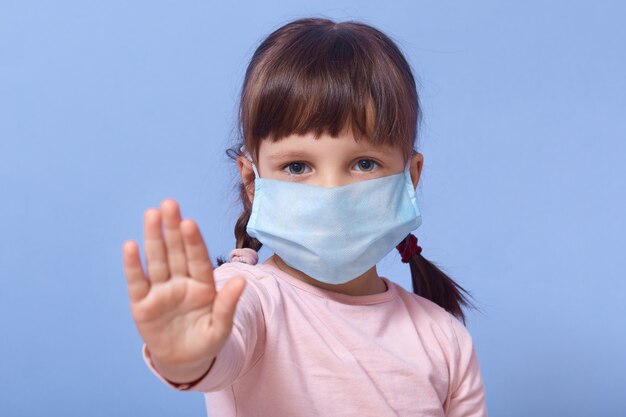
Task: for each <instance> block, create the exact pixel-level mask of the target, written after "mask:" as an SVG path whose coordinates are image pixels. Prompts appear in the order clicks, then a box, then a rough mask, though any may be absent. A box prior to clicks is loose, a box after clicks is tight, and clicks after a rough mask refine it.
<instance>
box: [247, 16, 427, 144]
mask: <svg viewBox="0 0 626 417" xmlns="http://www.w3.org/2000/svg"><path fill="white" fill-rule="evenodd" d="M372 30H373V29H372V28H371V27H368V26H362V25H360V24H358V23H349V22H344V23H339V24H334V23H333V24H332V25H323V26H319V24H318V25H317V26H316V27H304V28H302V29H301V30H300V31H299V32H297V33H294V32H293V29H292V31H286V33H279V32H274V33H273V34H272V35H270V36H269V37H268V39H267V40H266V41H265V43H264V44H262V45H261V46H260V47H259V48H258V49H257V51H256V53H255V55H254V56H253V58H252V62H251V65H250V67H249V68H248V71H247V73H246V79H245V82H244V90H243V93H242V105H241V114H240V116H241V121H242V127H243V132H242V133H243V136H244V138H245V142H246V143H247V144H248V145H249V149H255V153H256V151H257V150H258V146H259V144H260V141H261V140H263V139H266V138H267V139H270V140H272V141H278V140H280V139H282V138H284V137H286V136H289V135H291V134H298V135H304V134H308V133H311V132H312V133H313V134H314V135H315V137H316V138H319V136H321V135H322V134H324V133H326V134H328V135H330V136H331V137H337V136H338V135H339V134H340V133H341V132H343V131H347V130H350V131H351V132H352V134H353V135H354V138H355V140H356V141H360V140H366V141H368V142H370V143H371V144H372V145H374V146H378V145H383V146H385V145H386V146H400V147H402V148H403V150H404V153H405V155H407V154H408V153H410V152H408V151H409V150H410V149H412V146H413V141H414V139H415V134H416V130H417V121H418V120H417V118H418V109H419V106H418V104H417V93H416V89H415V81H414V79H413V76H412V74H411V71H410V68H409V67H408V63H406V61H405V60H404V57H403V56H402V54H401V53H400V51H399V50H398V49H397V48H396V47H395V45H393V42H391V40H389V39H388V38H387V41H385V39H383V38H381V37H380V36H374V35H373V34H372V33H371V31H372ZM382 36H385V35H382ZM385 38H386V36H385ZM250 145H251V146H250Z"/></svg>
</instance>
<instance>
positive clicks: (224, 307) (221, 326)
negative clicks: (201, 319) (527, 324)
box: [212, 277, 247, 335]
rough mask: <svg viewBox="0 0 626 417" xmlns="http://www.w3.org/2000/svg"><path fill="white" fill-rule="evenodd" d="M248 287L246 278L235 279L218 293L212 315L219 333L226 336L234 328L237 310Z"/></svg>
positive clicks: (229, 281) (228, 282)
mask: <svg viewBox="0 0 626 417" xmlns="http://www.w3.org/2000/svg"><path fill="white" fill-rule="evenodd" d="M246 285H247V283H246V280H245V278H242V277H234V278H231V279H229V280H228V281H227V282H226V283H225V284H224V286H223V287H222V288H221V289H220V290H219V291H218V293H217V295H216V297H215V301H214V302H213V314H212V316H213V317H212V321H213V323H212V325H213V326H214V327H215V330H216V331H217V332H218V333H220V334H222V335H226V334H228V333H229V332H230V330H231V328H232V327H233V316H234V315H235V309H236V307H237V304H238V302H239V299H240V298H241V294H242V293H243V291H244V289H245V287H246Z"/></svg>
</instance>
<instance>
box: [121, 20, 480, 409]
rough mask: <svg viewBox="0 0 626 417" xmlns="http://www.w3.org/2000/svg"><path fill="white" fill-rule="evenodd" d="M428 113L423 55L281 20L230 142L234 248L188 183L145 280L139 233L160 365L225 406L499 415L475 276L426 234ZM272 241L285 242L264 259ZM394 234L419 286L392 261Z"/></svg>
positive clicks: (131, 250) (134, 249)
mask: <svg viewBox="0 0 626 417" xmlns="http://www.w3.org/2000/svg"><path fill="white" fill-rule="evenodd" d="M420 114H421V113H420V107H419V100H418V96H417V92H416V86H415V81H414V78H413V75H412V73H411V69H410V66H409V64H408V63H407V61H406V60H405V58H404V57H403V55H402V53H401V52H400V50H399V49H398V47H397V46H396V44H395V43H394V42H393V41H392V40H391V39H390V38H389V37H387V36H386V35H385V34H383V33H381V32H380V31H379V30H377V29H375V28H373V27H372V26H369V25H366V24H364V23H359V22H354V21H353V22H342V23H336V22H333V21H331V20H328V19H323V18H305V19H298V20H295V21H293V22H290V23H288V24H286V25H284V26H282V27H280V28H279V29H277V30H276V31H274V32H273V33H271V34H270V35H269V37H267V39H265V40H264V41H263V42H262V43H261V45H260V46H259V47H258V49H257V50H256V52H255V54H254V55H253V57H252V60H251V62H250V65H249V67H248V69H247V72H246V75H245V80H244V85H243V89H242V94H241V102H240V114H239V116H240V119H239V122H240V125H239V126H240V128H241V131H240V133H241V137H242V141H241V143H239V144H238V145H237V146H236V147H235V148H234V149H229V152H228V154H229V155H230V156H231V157H232V158H233V159H235V160H236V161H237V165H238V168H239V173H240V175H241V178H242V183H241V188H240V197H241V200H242V202H243V213H242V214H241V217H240V218H239V219H238V221H237V223H236V225H235V237H236V248H235V249H234V250H233V251H232V252H231V253H230V257H229V258H230V259H229V261H230V262H226V260H225V259H222V258H217V264H218V267H217V268H215V269H214V266H213V264H212V262H211V260H210V258H209V255H208V251H207V248H206V246H205V243H204V240H203V238H202V236H201V234H200V232H199V230H198V227H197V225H196V223H195V222H194V221H193V220H191V219H185V220H181V217H180V212H179V207H178V205H177V203H176V202H175V201H174V200H172V199H166V200H164V201H163V202H162V203H161V205H160V209H149V210H147V211H146V212H145V216H144V221H145V229H144V230H145V234H144V238H145V252H146V266H147V272H148V274H147V278H146V277H145V275H144V271H143V269H142V266H141V260H140V257H139V251H138V246H137V244H136V243H135V242H134V241H127V242H125V243H124V247H123V257H124V268H125V274H126V277H127V282H128V289H129V295H130V303H131V310H132V314H133V318H134V320H135V322H136V325H137V328H138V331H139V333H140V335H141V337H142V338H143V340H144V342H145V343H144V345H143V350H142V352H143V357H144V360H145V361H146V364H147V365H148V366H149V367H150V369H151V370H152V372H154V374H155V375H156V376H157V377H158V378H160V379H161V380H162V381H163V382H164V383H165V384H167V385H168V386H170V387H172V388H174V389H177V390H181V391H183V390H191V391H200V392H204V393H205V399H206V404H207V411H208V413H209V415H211V416H357V415H358V416H377V417H380V416H395V415H401V416H486V415H487V412H486V406H485V399H484V387H483V381H482V378H481V374H480V370H479V363H478V359H477V355H476V352H475V349H474V347H473V343H472V339H471V336H470V334H469V333H468V331H467V330H466V328H465V327H464V325H463V324H464V323H465V317H464V314H463V312H462V310H461V305H470V304H469V302H468V300H467V299H466V298H465V296H464V295H463V294H462V292H465V290H464V289H463V288H461V287H460V286H458V285H457V284H456V283H455V282H454V281H453V280H452V279H450V278H449V277H448V276H446V275H445V274H444V273H443V272H442V271H440V270H439V269H438V268H437V267H436V266H435V265H433V264H432V263H431V262H429V261H428V260H426V259H425V258H424V257H422V255H421V248H420V247H419V246H418V245H417V239H416V238H415V236H414V235H413V234H411V233H410V232H411V231H412V230H414V229H415V228H417V227H418V226H419V225H420V224H421V215H420V212H419V209H418V207H417V204H416V198H415V188H416V187H417V184H418V181H419V177H420V174H421V170H422V166H423V156H422V154H420V153H419V152H416V151H415V150H414V149H413V147H414V141H415V138H416V130H417V125H418V121H419V117H420ZM162 223H163V226H164V227H163V230H162V229H161V226H162ZM261 245H266V246H267V247H268V248H270V249H271V250H272V252H273V255H272V256H270V257H269V258H268V259H267V260H265V261H264V262H262V263H258V256H257V251H258V250H259V249H260V248H261ZM394 247H396V248H397V249H398V251H399V253H400V255H401V259H402V262H405V263H409V265H410V268H411V275H412V281H413V291H414V293H409V292H407V291H406V290H404V289H403V288H402V287H400V286H399V285H397V284H395V283H394V282H393V281H391V280H390V279H388V278H386V277H382V276H379V275H378V273H377V271H376V263H377V262H378V261H380V260H381V259H382V258H383V257H384V256H385V255H386V254H387V253H389V252H390V251H391V250H392V249H393V248H394ZM465 293H466V294H467V292H465ZM459 319H461V320H463V324H461V322H460V321H459Z"/></svg>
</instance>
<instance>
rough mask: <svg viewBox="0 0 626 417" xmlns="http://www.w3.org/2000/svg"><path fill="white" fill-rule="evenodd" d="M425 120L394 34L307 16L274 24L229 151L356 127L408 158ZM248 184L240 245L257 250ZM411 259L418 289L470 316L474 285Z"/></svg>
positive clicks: (249, 79)
mask: <svg viewBox="0 0 626 417" xmlns="http://www.w3.org/2000/svg"><path fill="white" fill-rule="evenodd" d="M420 121H421V107H420V103H419V97H418V95H417V90H416V84H415V79H414V77H413V74H412V71H411V67H410V65H409V63H408V62H407V61H406V59H405V58H404V56H403V55H402V53H401V51H400V50H399V48H398V46H397V45H396V44H395V43H394V41H393V40H391V39H390V38H389V37H388V36H387V35H385V34H384V33H382V32H381V31H380V30H378V29H376V28H374V27H372V26H370V25H367V24H365V23H362V22H356V21H346V22H340V23H336V22H333V21H332V20H330V19H327V18H301V19H297V20H294V21H291V22H289V23H287V24H285V25H283V26H281V27H280V28H278V29H276V30H275V31H273V32H272V33H271V34H270V35H269V36H268V37H267V38H266V39H265V40H263V42H262V43H261V44H260V45H259V47H258V48H257V49H256V51H255V52H254V54H253V56H252V58H251V61H250V64H249V66H248V68H247V70H246V74H245V79H244V83H243V86H242V90H241V100H240V104H239V120H238V129H239V132H238V133H239V138H240V139H239V143H237V144H236V145H235V146H234V147H232V148H230V149H228V150H227V151H226V153H227V154H228V156H229V157H231V158H232V159H235V160H236V159H237V157H238V156H239V155H240V154H241V152H240V150H239V148H240V147H241V145H242V144H245V146H246V148H247V149H248V150H249V152H250V154H251V156H252V158H253V160H255V161H257V155H258V149H259V146H260V143H261V140H265V139H270V140H272V141H278V140H280V139H281V138H283V137H285V136H288V135H290V134H307V133H309V132H314V133H315V137H316V138H317V137H319V136H320V135H321V134H322V133H324V132H328V134H329V135H330V136H332V137H337V136H338V135H339V133H340V132H342V131H343V129H344V128H346V127H349V128H351V131H352V132H353V133H354V137H355V140H357V141H358V140H361V139H362V138H363V139H364V140H366V141H368V142H370V143H372V144H373V145H375V146H376V145H388V146H396V147H400V148H401V149H402V151H403V154H404V156H405V161H407V160H408V158H410V157H411V156H412V155H413V154H415V153H416V151H415V150H414V149H413V147H414V142H415V140H416V137H417V128H418V123H419V122H420ZM348 122H350V123H351V124H350V125H348ZM247 185H248V184H243V183H242V182H240V183H239V185H238V186H239V187H240V188H239V189H240V193H239V194H240V198H241V202H242V203H243V213H242V214H241V216H240V217H239V219H238V220H237V222H236V224H235V238H236V247H237V248H252V249H254V250H257V251H258V250H259V249H260V248H261V246H262V243H261V242H259V241H258V240H257V239H255V238H253V237H251V236H249V235H248V233H247V232H246V225H247V223H248V219H249V218H250V211H251V208H252V202H251V201H250V200H249V199H248V196H247V193H246V186H247ZM224 262H226V260H225V259H222V258H218V259H217V263H218V265H221V264H223V263H224ZM409 264H410V268H411V277H412V281H413V292H414V293H415V294H417V295H419V296H422V297H425V298H427V299H429V300H431V301H433V302H435V303H437V304H438V305H440V306H441V307H443V308H444V309H446V310H447V311H449V312H450V313H452V314H453V315H455V316H457V317H458V318H460V319H461V320H462V321H463V323H465V315H464V313H463V311H462V310H461V305H462V304H463V305H466V306H472V307H473V305H472V304H471V303H470V302H469V301H468V299H467V298H466V296H465V295H464V294H463V293H465V294H468V293H467V291H466V290H465V289H463V288H462V287H461V286H459V285H458V284H457V283H455V282H454V281H453V280H452V279H451V278H450V277H448V276H447V275H446V274H445V273H444V272H442V271H441V270H440V269H439V268H437V267H436V266H435V265H434V264H433V263H432V262H430V261H428V260H427V259H426V258H424V257H423V256H422V255H421V254H416V255H414V256H412V257H411V259H410V262H409Z"/></svg>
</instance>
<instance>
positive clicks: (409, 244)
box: [396, 233, 422, 263]
mask: <svg viewBox="0 0 626 417" xmlns="http://www.w3.org/2000/svg"><path fill="white" fill-rule="evenodd" d="M396 249H398V252H400V255H402V262H404V263H407V262H409V259H411V257H412V256H413V255H416V254H418V253H422V247H421V246H419V245H418V244H417V238H416V237H415V235H414V234H413V233H409V235H408V236H407V237H406V238H405V239H403V240H402V242H400V243H399V244H398V246H396Z"/></svg>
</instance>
